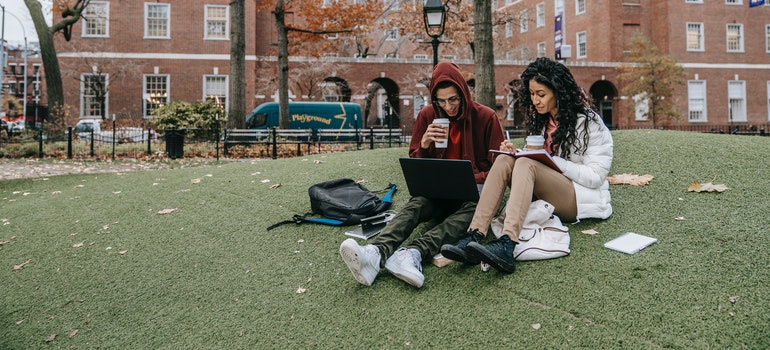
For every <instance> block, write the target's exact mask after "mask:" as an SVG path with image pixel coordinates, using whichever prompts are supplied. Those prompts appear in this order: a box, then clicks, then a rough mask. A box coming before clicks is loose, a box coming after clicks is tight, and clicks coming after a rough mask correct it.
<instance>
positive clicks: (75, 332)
mask: <svg viewBox="0 0 770 350" xmlns="http://www.w3.org/2000/svg"><path fill="white" fill-rule="evenodd" d="M77 334H78V330H77V329H76V330H74V331H72V333H70V334H69V335H68V336H67V338H70V339H72V337H74V336H76V335H77Z"/></svg>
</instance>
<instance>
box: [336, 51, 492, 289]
mask: <svg viewBox="0 0 770 350" xmlns="http://www.w3.org/2000/svg"><path fill="white" fill-rule="evenodd" d="M430 94H431V102H432V104H431V105H428V106H425V108H423V109H422V110H421V111H420V113H419V114H418V115H417V120H416V121H415V123H414V129H413V131H412V141H411V143H410V144H409V157H412V158H442V159H466V160H470V161H471V163H472V164H473V171H474V173H475V177H476V183H478V184H483V183H484V180H485V179H486V177H487V173H488V172H489V169H490V168H491V167H492V163H493V161H494V159H493V154H492V153H490V152H489V150H491V149H497V148H498V147H499V146H500V144H501V143H502V142H503V140H504V137H503V130H502V128H501V126H500V122H499V121H498V119H497V115H496V114H495V111H494V110H492V109H491V108H489V107H486V106H484V105H481V104H479V103H477V102H476V101H474V100H473V96H472V94H471V90H470V87H469V86H468V84H467V83H466V81H465V79H464V78H463V74H462V72H461V71H460V68H459V67H458V66H457V65H455V64H454V63H449V62H442V63H439V64H438V65H436V67H435V68H434V69H433V75H432V77H431V82H430ZM436 118H448V119H449V130H448V132H447V129H445V128H443V127H442V126H441V125H440V124H435V123H433V120H434V119H436ZM444 140H447V141H448V145H447V147H446V148H436V145H435V143H436V142H437V141H439V142H440V141H444ZM475 208H476V202H462V201H454V200H443V199H432V198H426V197H412V198H411V199H410V200H409V202H408V203H407V204H406V206H404V208H402V209H401V210H400V211H399V212H398V213H397V214H396V216H395V217H394V218H393V220H391V221H390V222H389V223H388V225H387V226H385V228H384V229H383V230H382V232H381V233H380V234H379V236H377V238H375V239H374V240H373V241H372V242H371V243H370V244H367V245H365V246H361V245H359V244H358V243H357V242H356V241H355V240H354V239H352V238H349V239H346V240H345V241H343V242H342V244H341V245H340V256H341V257H342V260H343V261H344V262H345V264H346V265H347V267H348V269H350V272H352V273H353V277H355V279H356V280H357V281H358V282H359V283H361V284H363V285H366V286H371V285H372V283H373V282H374V279H375V278H376V277H377V274H378V273H379V271H380V268H381V267H383V266H384V267H385V269H387V270H388V271H389V272H390V273H391V274H393V275H394V276H396V277H397V278H399V279H401V280H403V281H404V282H406V283H409V284H411V285H413V286H415V287H417V288H420V287H422V285H423V282H424V280H425V277H424V276H423V274H422V261H423V259H425V260H428V261H429V260H430V259H431V258H432V257H433V256H434V255H435V254H437V253H438V252H439V249H440V248H441V245H442V244H446V243H454V242H457V241H458V240H460V239H461V238H464V236H465V235H466V233H465V230H466V228H467V227H468V224H470V221H471V218H472V217H473V213H474V211H475ZM435 218H438V219H441V223H439V224H438V225H436V226H434V227H433V228H431V229H429V230H428V231H426V232H425V233H423V234H422V235H421V236H420V237H418V238H416V239H414V240H413V241H412V242H410V243H409V245H406V246H401V245H402V244H403V243H404V241H405V240H406V239H407V238H408V237H409V236H410V235H411V234H412V231H413V230H414V228H415V227H417V225H418V224H420V223H421V222H424V221H428V220H431V219H435Z"/></svg>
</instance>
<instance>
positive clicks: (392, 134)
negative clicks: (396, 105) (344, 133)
mask: <svg viewBox="0 0 770 350" xmlns="http://www.w3.org/2000/svg"><path fill="white" fill-rule="evenodd" d="M403 134H404V131H403V130H402V129H374V128H369V130H362V131H361V142H364V143H366V142H368V143H369V148H371V149H374V144H375V143H387V144H388V145H390V144H391V143H397V144H398V145H399V146H401V143H402V142H404V137H403Z"/></svg>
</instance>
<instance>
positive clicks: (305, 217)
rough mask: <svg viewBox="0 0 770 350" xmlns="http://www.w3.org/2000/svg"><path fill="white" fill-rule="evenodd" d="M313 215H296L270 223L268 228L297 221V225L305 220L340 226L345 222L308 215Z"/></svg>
mask: <svg viewBox="0 0 770 350" xmlns="http://www.w3.org/2000/svg"><path fill="white" fill-rule="evenodd" d="M310 215H312V214H311V213H307V214H305V215H294V217H292V219H291V220H284V221H281V222H278V223H275V224H272V225H270V226H269V227H268V228H267V230H268V231H270V230H272V229H274V228H276V227H279V226H283V225H285V224H291V223H295V224H297V225H299V224H301V223H303V222H310V223H315V224H323V225H331V226H340V225H342V224H343V222H342V221H340V220H335V219H329V218H309V217H308V216H310Z"/></svg>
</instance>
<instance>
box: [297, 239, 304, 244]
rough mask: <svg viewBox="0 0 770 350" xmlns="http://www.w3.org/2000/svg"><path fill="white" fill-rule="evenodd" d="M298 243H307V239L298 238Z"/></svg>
mask: <svg viewBox="0 0 770 350" xmlns="http://www.w3.org/2000/svg"><path fill="white" fill-rule="evenodd" d="M297 243H305V240H304V239H299V240H297Z"/></svg>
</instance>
